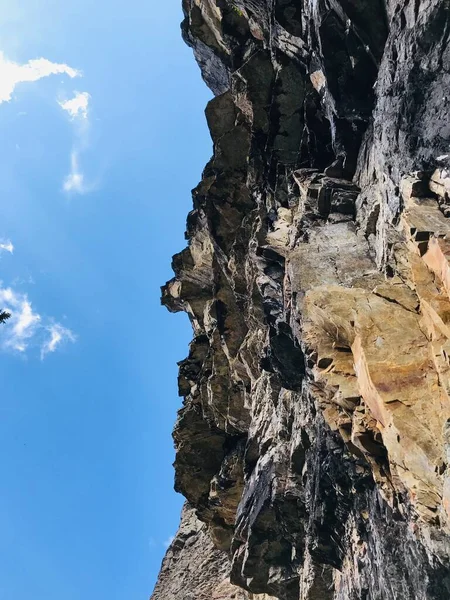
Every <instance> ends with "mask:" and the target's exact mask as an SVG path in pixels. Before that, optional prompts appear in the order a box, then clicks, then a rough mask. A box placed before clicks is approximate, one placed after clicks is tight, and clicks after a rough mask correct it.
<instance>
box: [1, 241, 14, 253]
mask: <svg viewBox="0 0 450 600" xmlns="http://www.w3.org/2000/svg"><path fill="white" fill-rule="evenodd" d="M3 250H4V251H5V252H9V253H10V254H12V253H13V252H14V246H13V244H12V242H11V240H5V241H3V242H0V252H2V251H3Z"/></svg>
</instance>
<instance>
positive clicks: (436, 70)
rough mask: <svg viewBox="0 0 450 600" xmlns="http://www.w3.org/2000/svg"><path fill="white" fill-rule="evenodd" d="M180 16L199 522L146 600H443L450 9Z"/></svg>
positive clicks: (448, 537) (411, 0) (186, 277)
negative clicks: (199, 90) (190, 107)
mask: <svg viewBox="0 0 450 600" xmlns="http://www.w3.org/2000/svg"><path fill="white" fill-rule="evenodd" d="M183 9H184V13H185V20H184V22H183V26H182V29H183V35H184V37H185V39H186V41H187V43H188V44H190V45H191V46H192V47H193V49H194V53H195V56H196V58H197V61H198V62H199V65H200V67H201V70H202V74H203V77H204V79H205V81H206V83H207V84H208V85H209V86H210V87H211V89H212V90H213V91H214V93H215V94H216V97H215V98H214V99H213V100H212V101H211V102H210V103H209V105H208V107H207V109H206V118H207V120H208V124H209V127H210V130H211V136H212V138H213V143H214V155H213V157H212V159H211V161H210V162H209V163H208V165H207V166H206V168H205V171H204V173H203V178H202V181H201V182H200V184H199V185H198V187H197V188H196V189H195V190H194V192H193V201H194V207H193V210H192V211H191V213H190V214H189V216H188V222H187V240H188V247H187V248H186V249H185V250H183V251H182V252H181V253H180V254H178V255H176V256H175V257H174V259H173V269H174V272H175V277H174V278H173V279H172V280H171V281H170V282H168V284H167V285H166V286H165V287H164V288H163V303H164V304H165V305H166V306H167V307H168V308H169V310H172V311H179V310H183V311H185V312H186V313H187V314H188V315H189V318H190V320H191V323H192V327H193V332H194V338H193V341H192V343H191V346H190V351H189V356H188V358H186V359H185V360H184V361H182V362H181V363H180V375H179V389H180V395H181V396H183V398H184V401H183V408H182V409H181V411H180V413H179V417H178V420H177V423H176V426H175V431H174V440H175V446H176V450H177V457H176V461H175V487H176V489H177V490H178V491H180V492H181V493H183V495H184V496H185V497H186V498H187V500H188V501H189V503H190V505H191V507H192V508H190V509H186V510H185V512H184V513H183V518H182V524H181V527H180V532H179V534H178V536H177V538H176V541H175V542H174V545H172V547H171V548H170V549H169V552H168V554H167V556H166V559H165V561H164V563H163V568H162V572H161V577H160V581H159V583H158V584H157V587H156V589H155V592H154V595H153V596H152V598H153V600H159V599H160V598H164V599H165V600H188V599H190V598H199V599H202V598H221V599H223V600H225V599H226V600H228V599H229V598H258V600H260V599H262V598H267V597H272V598H279V599H280V600H300V599H301V600H357V599H362V600H388V599H389V600H391V599H394V598H395V599H398V600H439V599H447V598H449V597H450V470H449V469H450V467H449V461H450V264H449V261H450V221H449V220H448V217H449V216H450V200H449V197H450V156H449V154H450V120H449V118H448V111H449V106H450V43H449V41H450V4H449V2H448V1H447V0H406V1H404V0H389V1H387V0H386V1H384V0H303V1H300V0H258V1H256V0H236V1H234V2H231V1H230V0H184V2H183ZM193 510H195V513H196V518H198V519H200V521H201V522H202V523H203V525H202V526H200V525H199V523H200V522H199V521H197V520H196V518H194V516H193V513H192V511H193ZM186 540H189V543H187V542H186ZM192 565H200V566H199V567H198V568H196V569H195V572H194V571H193V569H192ZM211 582H214V585H213V586H212V587H211ZM230 582H231V583H230ZM216 584H217V585H216ZM208 586H209V587H208ZM221 586H222V587H221ZM217 590H219V592H218V591H217ZM214 593H216V594H217V593H219V596H217V595H216V596H214V595H213V594H214Z"/></svg>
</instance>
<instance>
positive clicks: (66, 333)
mask: <svg viewBox="0 0 450 600" xmlns="http://www.w3.org/2000/svg"><path fill="white" fill-rule="evenodd" d="M47 331H48V332H49V333H50V337H49V338H48V339H47V340H46V341H45V342H44V343H43V344H42V346H41V359H43V358H44V357H45V355H46V354H48V353H49V352H54V351H55V350H56V349H57V348H58V346H60V345H61V344H62V343H63V342H65V341H69V342H74V341H75V336H74V334H73V333H72V332H71V331H70V329H67V328H66V327H63V326H62V325H60V324H59V323H55V324H53V325H50V327H47Z"/></svg>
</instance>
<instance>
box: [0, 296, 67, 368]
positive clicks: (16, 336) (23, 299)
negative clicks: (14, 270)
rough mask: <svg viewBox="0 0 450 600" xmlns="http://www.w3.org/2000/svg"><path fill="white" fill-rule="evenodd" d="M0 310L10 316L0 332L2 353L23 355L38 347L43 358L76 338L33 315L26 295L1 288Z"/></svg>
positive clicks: (33, 312) (61, 327)
mask: <svg viewBox="0 0 450 600" xmlns="http://www.w3.org/2000/svg"><path fill="white" fill-rule="evenodd" d="M0 308H2V309H5V310H7V311H8V312H9V313H10V314H11V318H10V319H9V320H8V321H7V323H6V324H4V325H2V326H1V328H0V345H1V347H2V348H3V349H4V350H13V351H16V352H20V353H24V352H25V351H26V350H27V349H28V348H30V347H36V346H37V347H39V348H40V351H41V358H44V357H45V356H46V354H48V353H49V352H54V351H55V350H56V349H57V347H58V346H60V345H61V344H62V343H63V342H65V341H71V342H74V341H75V335H74V334H73V333H72V332H71V331H70V330H69V329H67V328H65V327H63V326H62V325H60V324H59V323H50V324H46V321H48V320H46V319H45V318H44V317H43V316H42V315H40V314H39V313H37V312H35V311H34V309H33V307H32V304H31V302H30V300H29V299H28V296H27V294H24V293H22V292H18V291H16V290H13V289H12V288H11V287H0Z"/></svg>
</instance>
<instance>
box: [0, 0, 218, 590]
mask: <svg viewBox="0 0 450 600" xmlns="http://www.w3.org/2000/svg"><path fill="white" fill-rule="evenodd" d="M180 5H181V0H170V1H169V2H155V0H135V1H134V2H131V3H125V4H124V3H123V2H122V1H121V0H120V1H118V0H113V1H108V2H106V0H99V1H97V2H94V3H93V2H92V1H91V0H89V1H88V0H77V1H76V2H75V1H74V0H66V1H65V2H61V1H60V0H21V1H20V2H19V1H18V0H0V51H1V52H2V53H3V55H2V57H1V60H0V127H1V131H2V136H1V143H0V203H1V213H0V214H1V219H0V280H1V282H2V283H1V286H0V304H1V305H2V306H3V305H5V306H6V305H7V306H9V307H10V309H12V311H13V318H12V319H11V321H10V322H9V323H8V325H6V326H3V327H2V328H1V330H0V377H1V381H2V385H1V395H0V455H1V456H2V460H1V463H0V469H1V476H0V532H1V535H0V600H25V599H26V598H30V597H32V598H35V599H36V600H61V599H62V598H64V600H89V599H92V600H94V599H95V600H102V599H105V600H106V599H107V600H131V599H133V600H134V599H144V598H148V596H149V595H150V593H151V591H152V588H153V584H154V581H155V578H156V575H157V572H158V570H159V566H160V562H161V559H162V556H163V554H164V551H165V547H164V543H165V541H166V540H168V538H169V537H170V536H171V535H172V534H173V533H175V531H176V527H177V524H178V520H179V511H180V508H181V504H182V498H180V497H179V496H177V495H175V493H174V492H173V491H172V486H173V470H172V466H171V464H172V461H173V450H172V440H171V430H172V426H173V423H174V420H175V416H176V410H177V408H178V407H179V404H180V399H179V398H178V396H177V389H176V375H177V367H176V361H177V360H181V359H182V358H184V356H185V355H186V353H187V345H188V342H189V340H190V338H191V331H190V326H189V324H188V322H187V318H186V317H185V316H184V315H170V314H169V313H168V312H166V311H165V309H163V308H161V307H160V301H159V295H160V290H159V288H160V285H161V284H163V283H164V282H165V281H166V280H167V279H169V278H170V277H171V276H172V273H171V269H170V260H171V256H172V254H173V253H175V252H177V251H179V250H181V249H182V248H183V247H184V245H185V241H184V235H183V234H184V229H185V219H186V214H187V212H188V210H189V209H190V207H191V198H190V190H191V188H192V187H194V185H196V183H197V182H198V180H199V178H200V175H201V170H202V168H203V166H204V164H205V163H206V161H207V160H208V159H209V155H210V153H211V141H210V138H209V134H208V132H207V130H206V124H205V119H204V114H203V110H204V106H205V104H206V102H207V100H208V99H209V97H210V93H209V91H208V90H207V89H206V87H205V85H204V84H203V82H202V81H201V78H200V74H199V71H198V67H197V65H196V64H195V61H194V59H193V56H192V53H191V50H190V49H188V48H187V47H185V46H184V44H183V42H182V40H181V37H180V32H179V22H180V20H181V18H182V14H181V8H180ZM41 58H43V59H46V60H47V61H49V63H46V62H43V61H41V62H39V63H31V64H30V63H29V61H30V60H36V59H41ZM26 65H28V67H26ZM54 65H65V67H62V66H60V67H55V66H54ZM24 66H25V67H26V68H25V70H24V69H23V67H24ZM72 69H73V70H77V71H80V72H82V76H81V75H78V76H76V77H71V75H74V71H72ZM51 70H56V71H58V70H60V71H61V70H62V71H64V70H65V71H66V72H65V73H56V74H53V75H49V76H46V77H44V76H43V75H44V74H45V73H46V72H48V71H51ZM30 74H31V75H30ZM33 77H34V78H36V79H38V80H36V81H33V82H30V81H28V82H23V83H18V82H17V81H16V80H20V79H21V78H22V79H23V78H28V79H30V78H33ZM11 82H12V83H11ZM14 82H16V83H17V85H15V86H14ZM9 84H11V85H12V86H13V89H12V91H11V89H10V90H9V91H10V92H11V93H10V94H9V95H10V98H8V93H9V92H8V89H7V88H8V85H9ZM11 85H10V87H11ZM74 99H77V100H76V101H75V100H74ZM67 102H69V104H67ZM74 157H75V158H74ZM64 188H66V189H64ZM11 245H12V246H13V252H11V250H12V248H11ZM2 246H3V247H2ZM0 308H1V306H0Z"/></svg>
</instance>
